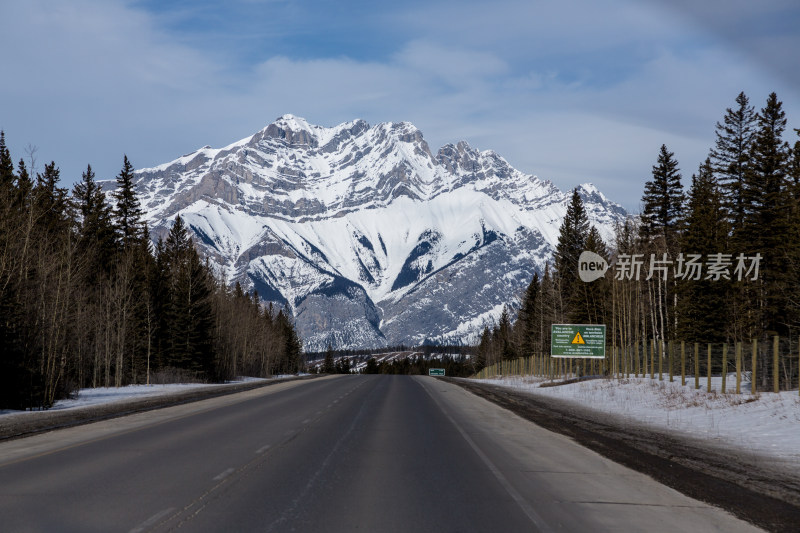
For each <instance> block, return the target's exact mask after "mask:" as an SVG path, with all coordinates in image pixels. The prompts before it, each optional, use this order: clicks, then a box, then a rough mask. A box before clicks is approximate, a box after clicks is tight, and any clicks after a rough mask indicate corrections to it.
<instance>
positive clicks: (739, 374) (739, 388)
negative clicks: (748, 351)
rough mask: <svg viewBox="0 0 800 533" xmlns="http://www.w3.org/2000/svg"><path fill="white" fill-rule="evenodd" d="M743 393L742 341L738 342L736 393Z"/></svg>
mask: <svg viewBox="0 0 800 533" xmlns="http://www.w3.org/2000/svg"><path fill="white" fill-rule="evenodd" d="M741 393H742V343H741V342H737V343H736V394H741Z"/></svg>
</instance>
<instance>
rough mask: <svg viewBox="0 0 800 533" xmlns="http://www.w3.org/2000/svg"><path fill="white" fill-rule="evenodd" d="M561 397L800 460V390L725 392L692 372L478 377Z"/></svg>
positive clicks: (730, 382) (716, 380) (731, 385)
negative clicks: (687, 375) (559, 381)
mask: <svg viewBox="0 0 800 533" xmlns="http://www.w3.org/2000/svg"><path fill="white" fill-rule="evenodd" d="M477 381H480V382H484V383H492V384H495V385H502V386H505V387H510V388H514V389H518V390H521V391H525V392H529V393H531V394H535V395H538V396H546V397H551V398H560V399H563V400H567V401H571V402H575V403H577V404H579V405H581V406H583V407H586V408H590V409H595V410H597V411H599V412H603V413H608V414H615V415H620V416H623V417H625V418H628V419H629V420H631V421H632V422H639V423H643V424H646V425H648V426H650V427H653V428H657V429H667V428H668V429H670V430H671V431H676V432H680V433H683V434H686V435H688V436H691V437H696V438H702V439H710V440H712V441H715V442H717V443H719V444H722V445H729V446H734V447H736V448H742V449H745V450H751V451H753V452H756V453H760V454H763V455H767V456H770V457H773V458H779V459H781V460H782V461H787V462H789V463H791V464H793V465H796V466H800V396H798V392H797V391H796V390H795V391H786V392H780V393H778V394H775V393H772V392H762V393H758V394H756V395H752V394H750V384H749V383H742V394H730V393H728V394H721V393H719V392H717V391H720V390H721V385H722V378H721V377H712V380H711V392H709V391H708V390H707V389H706V379H705V378H703V379H701V380H700V389H699V390H695V389H694V378H691V379H687V382H686V386H681V383H680V377H678V378H677V379H676V381H675V382H673V383H670V382H669V380H668V378H666V377H665V378H664V381H659V380H658V379H655V380H651V379H650V378H628V379H593V380H587V381H581V382H578V383H571V384H566V385H558V386H554V387H540V385H542V384H544V383H548V380H547V379H543V378H534V377H531V376H507V377H502V378H493V379H485V380H477ZM726 384H727V387H726V388H727V390H728V391H730V390H735V387H736V376H735V374H731V375H729V376H728V377H727V383H726Z"/></svg>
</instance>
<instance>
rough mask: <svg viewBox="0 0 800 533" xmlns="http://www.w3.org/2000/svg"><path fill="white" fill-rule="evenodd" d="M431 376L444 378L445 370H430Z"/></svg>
mask: <svg viewBox="0 0 800 533" xmlns="http://www.w3.org/2000/svg"><path fill="white" fill-rule="evenodd" d="M428 375H429V376H444V368H429V369H428Z"/></svg>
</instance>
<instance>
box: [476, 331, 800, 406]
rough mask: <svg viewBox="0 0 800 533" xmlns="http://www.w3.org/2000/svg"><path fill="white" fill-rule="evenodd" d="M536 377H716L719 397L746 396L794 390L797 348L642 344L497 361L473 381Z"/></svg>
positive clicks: (772, 342) (764, 342) (690, 381)
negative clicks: (592, 353) (593, 353)
mask: <svg viewBox="0 0 800 533" xmlns="http://www.w3.org/2000/svg"><path fill="white" fill-rule="evenodd" d="M497 376H535V377H539V378H547V379H550V380H554V381H555V380H568V379H578V378H582V377H587V376H606V377H614V378H630V377H648V378H650V379H658V380H662V381H663V380H669V381H671V382H673V381H677V380H680V382H681V384H682V385H686V386H693V387H694V388H695V389H699V388H701V386H703V385H704V386H705V387H706V389H707V390H711V378H712V377H717V378H719V377H721V378H722V380H721V386H720V392H722V393H736V394H740V393H742V392H743V387H742V384H743V383H745V384H747V387H745V388H746V389H749V392H750V393H751V394H756V393H759V392H780V391H782V390H795V389H797V390H798V394H800V386H799V385H798V379H799V378H800V346H799V345H798V339H797V338H781V337H777V336H775V337H772V338H769V339H760V340H752V341H750V342H735V343H698V342H693V343H687V342H685V341H679V340H673V341H661V340H651V339H648V340H645V341H642V342H639V343H636V344H633V345H630V346H624V347H618V346H607V347H606V356H605V358H591V359H590V358H580V359H579V358H564V357H550V356H549V355H545V354H534V355H531V356H528V357H522V358H518V359H512V360H505V361H498V362H497V363H495V364H493V365H491V366H487V367H485V368H483V369H481V370H480V371H479V372H477V373H476V374H474V375H473V376H472V377H473V378H478V379H487V378H491V377H497Z"/></svg>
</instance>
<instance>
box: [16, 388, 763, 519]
mask: <svg viewBox="0 0 800 533" xmlns="http://www.w3.org/2000/svg"><path fill="white" fill-rule="evenodd" d="M178 528H181V529H182V530H187V531H309V532H311V531H313V532H338V531H371V532H390V531H402V532H412V531H413V532H424V531H431V532H433V531H435V532H442V531H504V532H511V531H557V530H558V531H698V532H700V531H722V530H724V531H726V532H735V531H754V530H755V529H754V528H752V527H751V526H749V525H748V524H746V523H743V522H740V521H738V520H736V519H734V518H733V517H731V516H730V515H728V514H726V513H724V512H722V511H720V510H718V509H715V508H712V507H709V506H707V505H705V504H703V503H700V502H697V501H695V500H691V499H689V498H687V497H685V496H682V495H680V494H679V493H677V492H675V491H673V490H671V489H669V488H666V487H664V486H662V485H660V484H658V483H656V482H654V481H653V480H651V479H650V478H648V477H646V476H643V475H641V474H638V473H635V472H633V471H631V470H628V469H626V468H624V467H621V466H619V465H617V464H615V463H613V462H610V461H608V460H607V459H604V458H602V457H600V456H599V455H597V454H595V453H593V452H592V451H590V450H587V449H585V448H582V447H580V446H578V445H577V444H575V443H574V442H572V441H571V440H569V439H568V438H566V437H563V436H560V435H555V434H553V433H550V432H548V431H545V430H543V429H541V428H539V427H537V426H535V425H533V424H531V423H530V422H527V421H525V420H523V419H521V418H519V417H517V416H515V415H513V414H511V413H510V412H508V411H506V410H503V409H501V408H498V407H497V406H495V405H494V404H491V403H489V402H487V401H485V400H482V399H480V398H478V397H476V396H473V395H471V394H470V393H468V392H466V391H464V390H463V389H461V388H460V387H457V386H454V385H451V384H449V383H446V382H443V381H439V380H435V379H432V378H428V377H408V376H337V377H330V378H321V379H315V380H308V381H296V382H290V383H284V384H280V385H276V386H272V387H266V388H263V389H257V390H254V391H249V392H246V393H241V394H237V395H233V396H227V397H222V398H215V399H211V400H204V401H202V402H197V403H194V404H188V405H182V406H177V407H171V408H167V409H161V410H158V411H151V412H147V413H141V414H137V415H132V416H129V417H124V418H119V419H115V420H109V421H105V422H99V423H95V424H90V425H87V426H81V427H76V428H70V429H65V430H60V431H54V432H51V433H47V434H43V435H37V436H34V437H29V438H26V439H19V440H16V441H10V442H6V443H2V444H0V530H2V531H9V532H16V531H137V532H138V531H171V530H175V529H178Z"/></svg>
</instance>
